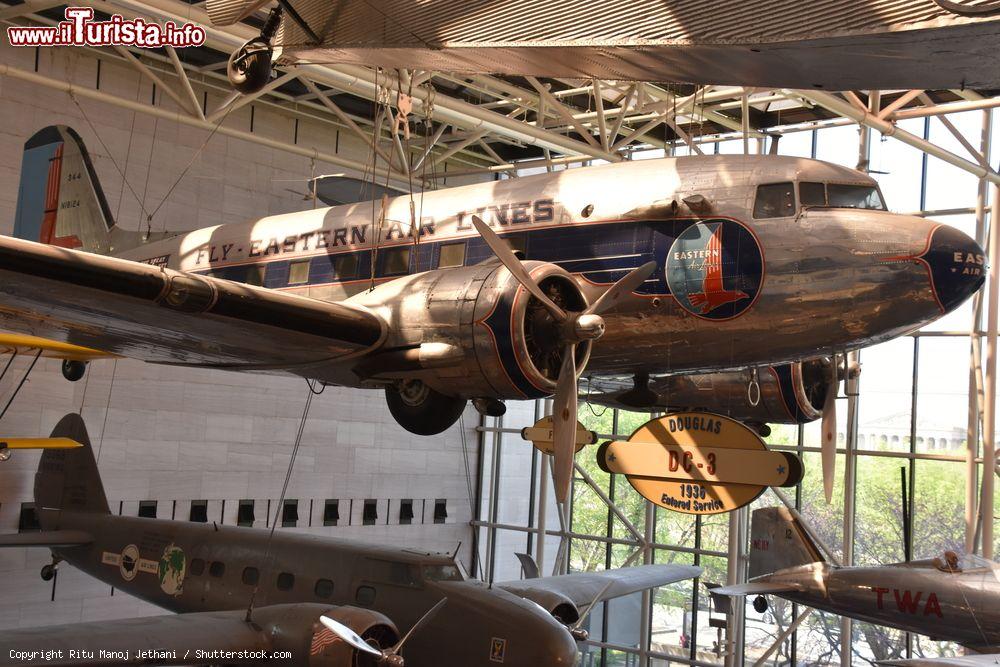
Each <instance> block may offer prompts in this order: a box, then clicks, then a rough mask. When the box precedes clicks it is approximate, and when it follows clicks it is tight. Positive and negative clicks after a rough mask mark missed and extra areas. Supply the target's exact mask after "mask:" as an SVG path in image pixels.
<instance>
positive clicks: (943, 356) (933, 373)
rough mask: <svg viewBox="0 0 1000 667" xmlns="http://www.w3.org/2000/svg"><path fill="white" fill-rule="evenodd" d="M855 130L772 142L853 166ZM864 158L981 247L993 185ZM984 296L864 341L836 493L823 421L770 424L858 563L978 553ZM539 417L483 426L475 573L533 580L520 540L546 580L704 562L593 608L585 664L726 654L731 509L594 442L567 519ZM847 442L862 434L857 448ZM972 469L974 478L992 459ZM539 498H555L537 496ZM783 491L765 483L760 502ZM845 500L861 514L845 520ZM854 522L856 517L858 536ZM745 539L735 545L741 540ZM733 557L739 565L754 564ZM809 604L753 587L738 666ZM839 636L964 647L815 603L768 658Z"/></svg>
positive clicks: (737, 147)
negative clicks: (671, 494)
mask: <svg viewBox="0 0 1000 667" xmlns="http://www.w3.org/2000/svg"><path fill="white" fill-rule="evenodd" d="M988 114H989V112H979V111H974V112H968V113H962V114H953V115H951V116H949V117H948V118H949V120H950V121H951V122H952V123H953V124H954V125H955V127H956V128H957V130H958V131H959V132H961V133H962V134H963V135H964V137H965V138H966V139H967V141H968V142H969V143H970V144H972V145H973V146H976V147H979V146H980V145H981V141H982V138H983V136H984V123H985V127H986V128H989V129H990V130H992V138H993V139H992V143H993V144H996V143H997V141H998V138H1000V128H991V127H990V123H991V121H990V119H989V115H988ZM998 117H1000V114H998ZM899 125H900V127H902V128H903V129H906V130H908V131H909V132H912V133H914V134H917V135H919V136H923V137H924V138H927V139H929V140H930V141H932V142H934V143H937V144H939V145H941V146H942V147H944V148H947V149H948V150H951V151H954V152H956V153H962V152H964V150H965V149H964V148H963V147H962V145H961V144H960V142H959V141H958V140H957V139H956V138H955V137H953V136H952V134H951V133H950V132H949V130H948V128H947V127H946V126H945V125H944V124H943V123H942V122H941V120H940V119H938V118H926V119H912V120H905V121H901V122H900V123H899ZM777 129H778V130H779V131H780V130H782V129H785V130H791V129H795V128H777ZM859 136H860V135H859V129H858V127H857V126H856V125H841V126H835V127H825V128H820V129H810V130H806V131H789V132H788V133H786V134H784V135H783V136H782V138H781V139H780V141H779V142H778V148H777V152H778V153H779V154H782V155H797V156H801V157H813V158H818V159H821V160H827V161H830V162H836V163H839V164H843V165H847V166H850V167H856V166H857V164H858V156H859V150H858V146H859ZM987 136H988V135H987ZM769 141H773V139H771V140H769ZM987 142H988V143H987V144H986V145H987V146H989V139H987ZM750 145H751V150H755V149H756V150H759V148H760V147H759V145H758V144H757V143H756V141H751V144H750ZM767 148H768V149H770V144H768V146H767ZM991 148H992V150H991V153H992V155H993V156H998V155H1000V146H996V145H994V146H992V147H991ZM703 149H704V150H705V152H706V153H707V152H712V151H714V152H721V153H741V152H743V141H742V139H741V138H736V139H731V140H727V141H716V142H712V143H706V144H705V145H704V147H703ZM689 152H690V151H689V149H688V148H687V147H686V146H683V145H681V146H678V147H677V148H676V154H677V155H687V154H689ZM662 155H663V151H659V150H656V151H646V152H642V153H636V154H634V155H633V159H643V158H652V157H660V156H662ZM993 162H994V163H995V162H996V160H993ZM867 169H868V170H869V172H870V173H871V174H872V175H873V176H874V177H875V178H877V179H878V181H879V183H880V186H881V188H882V191H883V194H884V197H885V200H886V203H887V205H888V206H889V208H890V209H891V210H893V211H898V212H907V213H917V214H919V215H924V216H927V217H931V218H932V219H934V220H937V221H939V222H941V223H942V224H945V225H952V226H955V227H957V228H959V229H961V230H963V231H964V232H966V233H967V234H969V235H972V236H975V237H978V238H979V239H980V240H981V242H982V245H983V246H985V245H986V243H985V240H984V239H985V233H984V230H983V228H982V227H983V225H982V224H981V223H980V224H978V225H977V216H976V213H975V211H976V203H977V196H978V195H979V189H980V183H979V181H978V180H977V179H976V178H975V177H974V176H972V175H970V174H968V173H966V172H963V171H961V170H959V169H958V168H956V167H952V166H950V165H948V164H946V163H944V162H941V161H939V160H937V159H935V158H930V157H927V156H926V155H924V154H923V153H921V152H920V151H918V150H916V149H913V148H910V147H908V146H906V145H904V144H902V143H900V142H898V141H896V140H894V139H884V138H882V137H880V135H878V133H874V132H873V133H872V135H871V140H870V142H869V151H868V165H867ZM987 210H988V204H987ZM976 303H978V298H977V300H976V301H975V303H974V302H973V301H971V300H970V302H968V303H966V304H965V305H963V306H962V307H961V308H959V309H958V310H956V311H955V312H954V313H951V314H949V315H948V316H947V317H944V318H942V319H941V320H939V321H938V322H935V323H934V324H932V325H930V326H928V327H927V328H926V329H923V330H921V331H918V332H915V333H913V334H911V335H909V336H905V337H902V338H899V339H896V340H893V341H890V342H887V343H884V344H882V345H878V346H875V347H872V348H868V349H865V350H862V351H861V352H860V353H859V361H860V363H861V369H862V370H861V374H860V380H859V393H858V396H857V398H856V403H855V406H856V409H857V419H856V420H855V421H856V430H855V431H854V432H853V433H849V432H848V427H847V412H848V410H847V401H848V399H847V398H846V397H845V396H844V393H843V389H842V390H841V398H840V403H839V409H838V420H839V424H838V434H837V437H838V443H839V446H840V447H841V448H842V451H841V453H840V454H839V455H838V460H837V480H836V487H835V489H836V490H835V495H834V501H833V503H831V504H830V505H827V504H826V502H825V500H824V498H823V490H822V488H823V487H822V480H821V475H820V461H819V444H820V423H819V421H816V422H813V423H810V424H806V425H803V426H788V425H773V427H772V432H771V435H770V436H769V437H768V438H767V440H768V442H769V444H770V445H771V446H772V447H774V448H779V449H789V450H793V451H797V452H798V453H799V454H800V456H801V457H802V458H803V460H804V463H805V468H806V475H805V477H804V479H803V481H802V483H801V484H800V485H799V486H798V487H797V488H795V489H787V490H786V492H787V496H788V498H789V499H790V500H791V501H792V502H794V504H795V506H796V507H797V508H798V509H800V511H801V512H802V514H803V515H804V516H805V518H806V519H807V520H808V521H809V522H810V523H811V525H812V527H813V528H814V529H815V530H816V532H817V533H818V534H819V536H820V537H821V538H822V539H823V541H824V542H825V543H826V544H828V545H829V546H830V547H831V548H832V550H833V551H834V552H835V553H836V555H837V556H838V558H843V557H844V547H845V545H846V546H847V547H848V550H849V552H850V555H852V556H853V562H854V563H855V564H857V565H876V564H884V563H892V562H900V561H903V560H905V559H906V558H907V557H909V558H911V559H922V558H933V557H935V556H938V555H940V554H941V553H942V552H943V551H944V550H946V549H952V550H955V551H959V552H963V551H965V549H966V546H965V542H966V536H965V526H966V505H967V502H966V493H967V490H966V479H967V470H968V469H969V468H968V465H967V457H968V455H969V451H970V450H969V449H968V444H967V443H968V442H969V434H970V432H971V433H972V435H973V440H972V442H973V448H972V452H973V454H972V455H973V456H978V455H979V453H980V452H981V447H978V446H977V439H978V437H979V436H978V434H979V419H978V415H979V413H978V409H979V408H978V407H977V389H976V381H975V379H974V376H973V375H972V374H970V361H971V360H972V358H973V354H972V352H973V349H974V347H975V346H978V345H979V344H980V342H979V340H978V339H977V338H975V337H973V336H972V335H971V332H972V331H979V330H980V329H981V328H982V322H983V320H984V319H985V317H984V315H982V314H981V313H978V312H976V309H975V304H976ZM977 356H978V355H977ZM585 388H586V385H585V384H584V385H583V390H584V391H585ZM543 414H545V403H544V401H537V402H523V403H515V402H511V403H508V412H507V414H506V415H505V416H504V417H502V418H496V419H494V418H485V419H484V421H483V426H482V429H481V431H482V433H481V443H480V444H481V450H480V451H481V456H480V463H481V465H480V470H479V476H480V477H479V478H480V480H481V486H480V493H479V516H478V522H477V525H478V529H477V531H476V533H477V542H478V544H477V553H478V555H479V558H478V560H477V563H476V569H477V570H478V572H477V574H479V575H480V576H483V577H484V578H485V579H486V580H489V581H504V580H510V579H518V578H520V577H521V576H522V572H521V566H520V564H519V561H518V559H517V557H516V556H515V554H518V553H522V554H531V555H532V556H533V557H535V558H536V560H537V561H538V563H539V566H540V569H541V570H542V574H543V575H545V574H554V573H555V574H558V573H561V572H566V571H570V572H577V571H592V570H601V569H605V568H614V567H623V566H627V565H635V564H642V563H683V564H694V565H700V566H701V567H703V568H704V574H703V576H702V577H701V578H700V579H698V580H696V581H686V582H680V583H677V584H674V585H672V586H669V587H665V588H661V589H658V590H656V591H653V592H652V593H650V594H645V595H638V594H637V595H633V596H630V597H628V598H623V599H619V600H615V601H612V602H611V603H610V604H608V605H606V606H605V605H600V606H598V607H597V608H596V609H595V610H594V611H593V613H592V614H591V615H590V616H589V617H588V619H587V622H586V624H587V625H588V626H589V628H590V641H589V642H588V643H587V644H586V645H583V646H582V647H581V651H582V658H581V660H582V664H583V665H586V666H589V665H646V664H650V665H656V666H657V667H661V666H665V665H682V664H691V665H722V664H725V653H726V645H725V641H726V630H725V621H726V617H725V615H724V613H721V612H722V610H717V609H713V607H712V604H711V600H710V596H709V595H708V594H707V589H706V588H705V585H704V584H705V583H725V582H726V580H727V572H728V567H729V560H730V556H731V554H730V543H729V529H730V518H729V516H728V515H719V516H710V517H692V516H688V515H684V514H679V513H676V512H672V511H668V510H664V509H661V508H659V507H654V506H652V505H650V504H649V503H646V502H645V501H644V499H643V498H642V497H641V496H639V495H638V494H637V493H636V492H635V491H634V490H633V489H632V487H631V486H630V484H629V483H628V481H627V480H626V479H625V478H623V477H620V476H617V475H609V474H607V473H605V472H603V471H601V470H600V469H599V468H598V467H597V464H596V461H595V459H594V454H593V450H587V449H585V450H584V451H583V452H581V453H580V454H579V455H578V456H577V463H578V464H579V466H580V471H579V472H578V474H577V475H576V478H575V481H574V484H573V495H572V503H571V510H570V512H569V515H568V516H565V517H562V516H560V515H559V513H558V510H557V506H556V504H555V501H554V498H553V497H552V490H551V484H550V483H549V480H548V479H543V477H544V476H547V475H548V474H549V471H548V470H543V457H542V456H540V454H539V453H538V452H537V451H535V449H534V448H533V447H532V446H531V445H530V443H527V442H525V441H524V440H522V439H521V437H520V430H521V429H522V428H523V427H525V426H530V425H531V424H533V423H534V422H535V420H536V419H537V418H539V417H540V416H541V415H543ZM579 417H580V421H582V422H583V423H584V424H585V425H586V426H587V427H588V428H590V429H592V430H594V431H597V432H598V433H599V434H600V438H601V439H602V440H605V439H611V438H622V439H624V438H627V437H628V436H629V435H630V434H631V433H632V431H633V430H634V429H635V428H637V427H638V426H639V425H640V424H642V423H644V422H645V421H647V420H648V419H649V418H650V415H649V414H648V413H635V412H626V411H620V410H612V409H606V408H603V407H600V406H595V405H590V404H588V403H586V402H581V406H580V414H579ZM848 444H850V445H852V447H850V448H849V449H850V450H851V451H850V454H849V455H848V454H847V453H846V451H847V449H848V448H847V447H846V445H848ZM848 456H849V460H850V465H851V468H852V471H853V473H854V474H853V475H851V476H850V477H851V478H852V479H853V483H852V484H851V488H849V489H846V490H845V488H844V477H845V471H846V470H847V468H846V466H847V462H848ZM980 464H981V461H980ZM975 475H976V480H977V484H978V479H979V475H980V470H978V469H977V470H976V471H975ZM904 479H905V483H906V487H907V489H908V498H907V501H906V504H907V505H908V506H907V507H905V508H904V500H903V495H902V487H903V480H904ZM541 498H547V499H548V502H546V503H541V502H540V499H541ZM779 503H780V501H779V500H778V499H777V498H776V497H775V495H774V494H773V493H772V492H770V491H769V492H766V493H765V494H764V495H763V496H761V498H759V499H758V500H757V501H755V502H754V503H753V504H752V506H751V507H750V510H752V509H754V508H756V507H763V506H770V505H777V504H779ZM845 508H847V511H848V512H850V513H851V514H850V517H849V518H851V517H853V520H852V521H848V522H846V524H845V520H844V514H845ZM851 510H853V512H852V511H851ZM904 510H906V512H908V514H909V516H911V517H912V535H911V537H910V542H909V544H904V530H903V515H904ZM747 517H748V513H746V512H745V513H743V514H742V515H741V516H740V520H741V521H742V524H743V534H744V535H745V534H746V531H747V528H746V523H747ZM845 525H848V526H849V534H848V535H846V536H845V532H844V527H845ZM540 526H541V528H540ZM845 538H846V539H845ZM746 548H747V547H746V545H745V544H740V545H739V550H740V553H745V550H746ZM734 555H735V554H734ZM737 560H739V568H743V566H744V559H742V558H740V559H737ZM740 571H741V580H742V570H740ZM740 604H741V605H742V603H740ZM802 611H803V609H800V608H797V607H796V605H792V604H790V603H785V602H783V601H781V600H780V599H777V598H771V606H770V608H769V609H768V610H767V611H766V612H765V613H763V614H761V613H758V612H756V611H755V610H754V609H753V607H752V604H751V600H747V601H746V605H745V609H744V610H743V611H742V614H741V615H740V616H738V618H740V624H741V627H740V628H738V629H737V628H733V629H732V631H733V632H734V635H735V636H741V637H742V642H741V644H740V646H739V647H738V648H737V656H738V657H737V658H736V662H735V663H734V664H740V663H739V660H740V659H742V660H744V661H745V663H746V664H753V663H755V662H757V660H759V659H760V658H761V657H762V656H763V655H764V654H765V652H766V651H768V650H769V649H771V648H772V646H773V645H774V644H775V641H776V639H777V638H778V637H779V635H781V634H782V633H783V631H785V630H786V629H787V628H788V627H789V625H790V624H791V623H792V621H793V619H795V618H796V616H797V615H798V614H799V613H801V612H802ZM844 632H850V637H849V640H848V643H849V646H850V651H849V661H850V663H852V664H854V665H872V664H874V662H875V660H883V659H891V658H900V657H907V656H928V657H935V656H942V655H955V654H956V652H957V651H958V650H959V647H957V646H955V645H952V644H948V643H943V642H934V641H930V640H928V639H926V638H923V637H915V636H907V635H906V634H905V633H902V632H898V631H895V630H890V629H886V628H883V627H877V626H873V625H870V624H866V623H860V622H854V623H843V622H842V620H841V618H840V617H838V616H834V615H829V614H824V613H820V612H813V613H812V614H811V615H809V616H808V617H807V618H806V620H805V621H804V622H803V623H802V624H801V625H799V627H798V629H797V631H796V632H794V633H791V634H790V635H789V636H788V637H787V638H786V639H785V640H784V641H782V642H781V643H780V645H779V646H778V647H777V649H776V650H774V651H773V653H771V654H770V656H769V657H768V658H767V660H766V662H765V663H764V664H768V665H826V664H840V663H841V660H842V655H841V645H842V635H843V633H844Z"/></svg>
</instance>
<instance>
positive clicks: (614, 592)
mask: <svg viewBox="0 0 1000 667" xmlns="http://www.w3.org/2000/svg"><path fill="white" fill-rule="evenodd" d="M701 572H702V568H700V567H695V566H693V565H640V566H638V567H623V568H620V569H617V570H603V571H600V572H578V573H575V574H563V575H560V576H557V577H540V578H538V579H525V580H523V581H508V582H505V583H500V584H496V586H497V587H498V588H503V589H504V590H506V591H509V592H511V593H513V594H514V595H518V596H520V597H524V598H528V599H535V598H537V597H538V596H539V594H541V595H557V596H561V597H565V598H567V599H569V600H570V601H572V602H573V604H575V605H576V606H577V608H579V609H581V610H582V609H584V608H586V607H588V606H589V605H590V604H591V603H597V602H603V601H604V600H610V599H612V598H617V597H621V596H623V595H628V594H630V593H636V592H638V591H644V590H646V589H649V588H657V587H658V586H666V585H667V584H672V583H674V582H675V581H683V580H684V579H694V578H695V577H697V576H700V575H701ZM543 606H544V605H543Z"/></svg>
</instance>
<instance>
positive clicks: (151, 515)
mask: <svg viewBox="0 0 1000 667" xmlns="http://www.w3.org/2000/svg"><path fill="white" fill-rule="evenodd" d="M139 516H141V517H142V518H144V519H155V518H156V501H155V500H140V501H139Z"/></svg>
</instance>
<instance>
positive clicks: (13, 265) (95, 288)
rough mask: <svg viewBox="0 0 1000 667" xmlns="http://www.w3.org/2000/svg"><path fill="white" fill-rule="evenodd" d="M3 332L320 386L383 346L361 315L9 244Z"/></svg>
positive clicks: (2, 255) (3, 255)
mask: <svg viewBox="0 0 1000 667" xmlns="http://www.w3.org/2000/svg"><path fill="white" fill-rule="evenodd" d="M0 326H3V327H4V328H7V329H12V330H15V331H21V332H24V333H29V334H32V335H35V336H43V337H45V338H49V339H54V340H58V341H66V342H69V343H72V344H73V345H79V346H84V347H88V348H94V349H97V350H102V351H104V352H108V353H112V354H120V355H122V356H127V357H133V358H137V359H142V360H145V361H151V362H157V363H167V364H177V365H191V366H205V367H214V368H229V369H238V370H261V371H287V372H293V373H296V374H299V375H303V376H305V377H311V378H316V379H325V378H324V377H323V374H322V370H321V369H322V368H323V367H324V366H328V365H329V364H330V362H332V361H335V360H339V359H343V358H345V357H349V356H353V355H360V354H363V353H365V352H366V351H369V350H371V349H374V348H375V347H377V346H378V345H380V344H381V343H382V341H383V339H384V337H385V324H384V323H383V321H382V319H381V318H380V317H378V316H377V315H375V314H374V313H373V312H371V311H370V310H368V309H366V308H364V307H362V306H357V305H351V304H345V303H329V302H325V301H319V300H316V299H310V298H308V297H303V296H297V295H294V294H288V293H287V292H279V291H275V290H268V289H264V288H259V287H253V286H250V285H244V284H242V283H236V282H232V281H229V280H222V279H220V278H213V277H210V276H203V275H195V274H190V273H184V272H180V271H174V270H171V269H167V268H163V267H158V266H154V265H151V264H145V263H142V262H134V261H130V260H126V259H120V258H115V257H107V256H103V255H95V254H91V253H86V252H81V251H77V250H70V249H67V248H61V247H57V246H51V245H45V244H41V243H36V242H33V241H26V240H22V239H15V238H10V237H6V236H4V237H0Z"/></svg>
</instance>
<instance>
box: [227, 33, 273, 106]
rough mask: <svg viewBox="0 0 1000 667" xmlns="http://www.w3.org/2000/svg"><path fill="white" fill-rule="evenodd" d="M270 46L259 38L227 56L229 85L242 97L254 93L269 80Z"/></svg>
mask: <svg viewBox="0 0 1000 667" xmlns="http://www.w3.org/2000/svg"><path fill="white" fill-rule="evenodd" d="M272 53H273V51H272V49H271V46H270V45H269V44H268V43H267V42H265V41H263V40H262V39H261V38H259V37H258V38H256V39H251V40H250V41H249V42H247V43H246V44H244V45H243V46H241V47H240V48H238V49H237V50H236V51H234V52H233V55H231V56H229V64H228V65H226V75H227V76H228V77H229V83H231V84H232V85H233V88H235V89H236V90H237V91H239V92H241V93H243V94H244V95H250V94H252V93H256V92H257V91H258V90H260V89H261V88H263V87H264V86H266V85H267V82H268V81H270V79H271V55H272Z"/></svg>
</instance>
